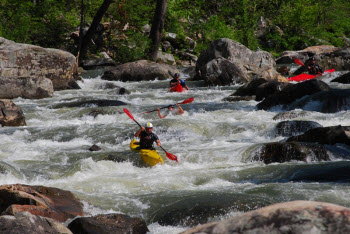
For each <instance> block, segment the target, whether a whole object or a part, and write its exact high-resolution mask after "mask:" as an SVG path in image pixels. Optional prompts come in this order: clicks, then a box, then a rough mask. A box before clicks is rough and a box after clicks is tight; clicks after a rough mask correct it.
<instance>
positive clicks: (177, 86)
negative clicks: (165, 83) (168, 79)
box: [169, 84, 186, 93]
mask: <svg viewBox="0 0 350 234" xmlns="http://www.w3.org/2000/svg"><path fill="white" fill-rule="evenodd" d="M169 92H178V93H182V92H186V89H184V88H183V87H182V85H181V84H177V85H175V86H174V87H171V88H170V89H169Z"/></svg>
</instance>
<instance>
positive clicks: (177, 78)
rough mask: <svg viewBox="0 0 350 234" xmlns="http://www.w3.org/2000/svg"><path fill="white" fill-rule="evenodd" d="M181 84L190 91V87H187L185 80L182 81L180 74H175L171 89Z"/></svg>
mask: <svg viewBox="0 0 350 234" xmlns="http://www.w3.org/2000/svg"><path fill="white" fill-rule="evenodd" d="M178 84H181V86H182V87H183V88H185V89H187V90H190V88H188V86H187V85H186V83H185V81H184V80H181V79H180V74H179V73H175V75H174V78H173V79H172V80H171V81H170V88H172V87H174V86H176V85H178Z"/></svg>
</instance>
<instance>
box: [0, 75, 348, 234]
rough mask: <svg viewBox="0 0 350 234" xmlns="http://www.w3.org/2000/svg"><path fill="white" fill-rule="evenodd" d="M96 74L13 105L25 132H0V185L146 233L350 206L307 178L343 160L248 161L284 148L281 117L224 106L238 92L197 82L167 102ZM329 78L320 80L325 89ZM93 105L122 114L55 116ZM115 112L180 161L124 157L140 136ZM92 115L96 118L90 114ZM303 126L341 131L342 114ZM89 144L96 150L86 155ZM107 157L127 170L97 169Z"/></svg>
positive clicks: (327, 185)
mask: <svg viewBox="0 0 350 234" xmlns="http://www.w3.org/2000/svg"><path fill="white" fill-rule="evenodd" d="M101 75H102V72H101V71H91V72H86V73H85V74H84V82H79V85H80V86H81V87H82V89H81V90H65V91H60V92H55V93H54V96H53V97H52V98H46V99H42V100H26V99H21V98H18V99H14V100H13V102H14V103H15V104H17V105H18V106H20V107H21V108H22V109H23V112H24V114H25V118H26V122H27V126H25V127H5V128H0V139H1V140H0V165H1V167H2V168H5V169H6V171H7V172H8V173H6V174H0V183H1V184H13V183H21V184H29V185H44V186H50V187H58V188H61V189H65V190H69V191H72V192H73V193H74V194H75V195H76V196H77V197H78V198H80V199H81V200H82V201H83V203H84V210H85V211H86V212H87V213H90V214H91V215H96V214H100V213H113V212H118V213H124V214H128V215H130V216H133V217H136V216H137V217H142V218H143V219H145V220H146V222H147V224H148V228H149V229H150V233H179V232H181V231H183V230H186V229H188V228H189V227H192V226H195V225H197V224H200V223H205V222H210V221H217V220H223V219H227V218H230V217H233V216H235V215H237V214H239V213H241V212H246V211H250V210H254V209H257V208H260V207H263V206H266V205H270V204H274V203H279V202H286V201H292V200H312V201H322V202H330V203H335V204H339V205H342V206H346V207H350V196H349V194H350V186H349V183H348V182H349V180H345V181H344V179H343V180H337V179H334V181H332V180H331V181H326V182H324V181H317V180H312V179H310V178H313V176H314V175H317V174H320V173H322V171H327V170H334V169H335V171H336V170H337V168H343V167H348V168H349V167H350V161H349V160H346V159H343V158H342V159H340V158H334V159H333V160H332V161H330V162H312V161H310V162H287V163H274V164H270V165H265V164H263V163H261V162H253V161H250V160H249V158H250V157H249V156H250V155H251V154H252V153H253V152H252V151H254V149H255V148H256V147H255V146H256V145H258V144H261V143H266V142H275V141H281V140H283V139H284V138H283V137H276V136H275V135H274V127H275V125H276V124H277V123H278V121H275V120H273V117H274V116H275V115H276V114H277V113H279V112H281V111H282V110H280V109H278V108H277V109H274V110H273V111H258V110H256V108H255V106H256V104H257V102H255V101H241V102H232V103H230V102H224V101H222V99H223V98H225V97H227V96H229V95H230V94H232V93H233V92H234V90H236V89H237V88H238V87H239V86H238V85H233V86H227V87H210V88H208V87H205V86H203V85H202V83H201V82H188V85H189V86H190V87H191V90H190V91H189V92H187V93H169V92H167V87H168V81H157V80H156V81H147V82H146V81H145V82H129V83H122V82H111V81H104V80H101ZM182 75H185V74H182ZM335 75H336V74H329V75H327V77H326V78H325V81H330V80H331V79H332V78H334V77H335ZM107 83H108V84H110V83H113V84H115V85H119V86H122V87H125V88H126V89H128V90H130V92H131V93H130V94H127V95H123V96H120V95H117V94H116V90H115V89H104V86H105V85H106V84H107ZM332 85H333V87H338V88H350V86H344V85H339V84H338V85H337V84H332ZM190 97H194V101H193V102H192V103H190V104H186V105H183V106H182V107H183V109H184V110H185V114H184V115H182V116H168V117H166V118H165V119H159V118H158V116H157V114H156V112H153V113H150V114H144V115H141V114H139V113H141V112H144V111H148V110H152V109H155V108H157V107H162V106H165V105H168V104H174V103H176V102H181V101H183V100H185V99H187V98H190ZM96 99H111V100H116V99H117V100H120V101H124V102H126V103H128V105H127V106H119V107H97V106H88V107H79V108H78V107H74V108H68V107H65V108H58V109H57V108H53V107H54V106H55V105H56V104H62V103H66V102H73V101H80V100H96ZM315 105H316V104H315ZM123 108H127V109H128V110H129V111H130V112H131V113H132V114H133V115H134V117H135V119H136V120H137V121H138V122H139V123H141V124H145V123H146V122H149V121H151V122H152V123H153V125H154V129H153V131H154V132H155V133H156V134H157V135H158V137H159V138H160V140H161V142H162V146H163V147H164V148H165V149H166V150H167V151H168V152H170V153H172V154H175V155H176V156H177V157H178V159H179V162H178V163H176V162H174V161H170V160H169V159H167V158H166V157H165V154H164V152H163V151H162V150H160V149H159V148H158V152H159V153H160V154H161V155H162V156H163V158H164V161H165V164H164V165H157V166H155V167H152V168H150V167H146V166H144V165H142V162H141V159H140V156H139V155H138V154H137V153H135V152H131V151H130V150H129V143H130V141H131V139H132V138H133V134H134V133H135V132H136V131H137V130H138V129H139V128H138V126H137V125H136V124H135V122H134V121H132V120H131V119H130V118H129V117H128V116H127V115H126V114H125V113H124V112H123ZM94 110H100V111H101V112H102V113H103V114H100V115H97V116H96V117H94V116H92V115H90V114H89V113H90V112H91V111H94ZM301 119H303V120H312V121H316V122H318V123H320V124H321V125H323V126H333V125H339V124H341V125H343V126H349V125H350V111H342V112H338V113H334V114H323V113H319V112H312V113H311V114H310V115H308V116H306V117H303V118H301ZM93 144H96V145H98V146H100V147H101V148H102V150H101V151H97V152H90V151H89V150H88V149H89V148H90V147H91V146H92V145H93ZM341 147H343V148H345V149H346V147H345V146H341ZM347 150H349V149H347ZM108 155H116V156H119V157H123V158H125V159H127V161H125V162H119V163H118V162H113V161H108V160H103V159H104V158H105V157H106V156H108ZM300 178H309V179H306V180H305V179H300ZM349 178H350V176H349ZM67 223H68V222H67Z"/></svg>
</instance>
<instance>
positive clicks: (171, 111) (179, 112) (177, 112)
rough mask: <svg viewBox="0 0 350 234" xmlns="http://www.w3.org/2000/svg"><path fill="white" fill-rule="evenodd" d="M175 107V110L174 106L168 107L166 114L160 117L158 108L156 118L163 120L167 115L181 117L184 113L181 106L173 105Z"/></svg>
mask: <svg viewBox="0 0 350 234" xmlns="http://www.w3.org/2000/svg"><path fill="white" fill-rule="evenodd" d="M175 105H176V106H177V109H176V110H175V106H174V105H170V106H169V107H168V112H167V113H165V114H164V115H162V114H161V113H160V108H158V109H157V111H158V116H159V118H161V119H164V118H165V117H167V116H168V115H169V114H172V115H182V114H183V113H185V111H184V110H183V109H182V108H181V106H180V105H179V103H176V104H175Z"/></svg>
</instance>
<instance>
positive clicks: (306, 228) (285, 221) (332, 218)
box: [182, 201, 350, 234]
mask: <svg viewBox="0 0 350 234" xmlns="http://www.w3.org/2000/svg"><path fill="white" fill-rule="evenodd" d="M349 232H350V209H349V208H347V207H343V206H338V205H335V204H331V203H325V202H314V201H291V202H285V203H279V204H274V205H271V206H267V207H264V208H261V209H258V210H255V211H251V212H248V213H244V214H240V215H237V216H235V217H233V218H231V219H228V220H225V221H220V222H213V223H207V224H204V225H201V226H197V227H194V228H191V229H189V230H187V231H184V232H182V234H191V233H193V234H194V233H206V234H211V233H213V234H214V233H220V234H229V233H334V234H342V233H349Z"/></svg>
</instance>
